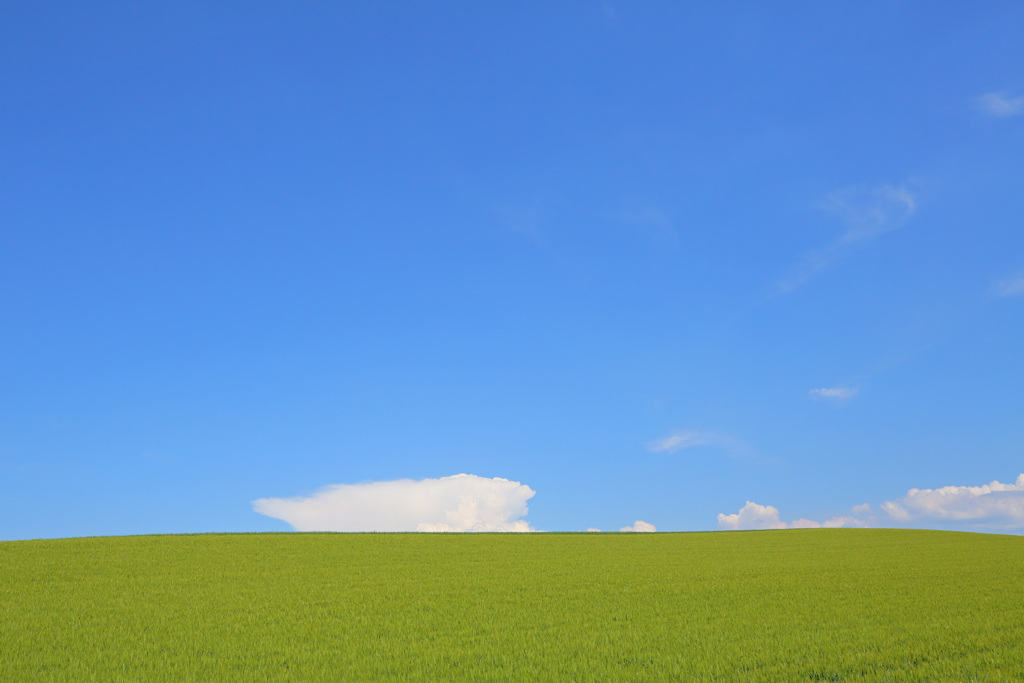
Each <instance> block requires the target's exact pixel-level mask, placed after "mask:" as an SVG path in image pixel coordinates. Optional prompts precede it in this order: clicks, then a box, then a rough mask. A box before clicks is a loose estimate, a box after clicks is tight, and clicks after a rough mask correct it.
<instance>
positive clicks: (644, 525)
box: [619, 519, 657, 533]
mask: <svg viewBox="0 0 1024 683" xmlns="http://www.w3.org/2000/svg"><path fill="white" fill-rule="evenodd" d="M619 531H627V532H629V531H640V532H644V533H651V532H654V531H657V529H656V528H654V525H653V524H650V523H648V522H645V521H643V520H642V519H638V520H636V521H635V522H633V525H632V526H624V527H622V528H621V529H619Z"/></svg>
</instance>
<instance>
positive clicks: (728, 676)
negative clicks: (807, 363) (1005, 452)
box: [0, 529, 1024, 681]
mask: <svg viewBox="0 0 1024 683" xmlns="http://www.w3.org/2000/svg"><path fill="white" fill-rule="evenodd" d="M1021 643H1024V538H1022V537H1018V536H995V535H982V534H964V533H952V532H938V531H905V530H861V529H820V530H819V529H815V530H792V531H759V532H732V533H685V534H523V535H518V534H517V535H511V534H441V535H432V534H241V535H217V534H214V535H196V536H138V537H118V538H83V539H66V540H50V541H16V542H5V543H0V644H2V645H0V680H3V681H34V680H42V681H46V680H61V681H90V680H96V681H115V680H139V681H141V680H146V681H159V680H204V681H206V680H238V681H251V680H295V681H308V680H356V681H358V680H372V679H404V680H424V681H426V680H459V681H462V680H522V681H527V680H558V681H563V680H714V679H717V680H730V681H731V680H780V681H789V680H812V681H820V680H825V681H852V680H878V681H938V680H980V681H981V680H983V681H996V680H1007V681H1009V680H1021V679H1022V676H1024V648H1022V647H1021V645H1020V644H1021Z"/></svg>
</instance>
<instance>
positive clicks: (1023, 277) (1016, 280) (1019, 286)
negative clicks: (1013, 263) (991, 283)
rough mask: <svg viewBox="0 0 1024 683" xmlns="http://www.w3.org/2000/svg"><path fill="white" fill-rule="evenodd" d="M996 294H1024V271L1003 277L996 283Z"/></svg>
mask: <svg viewBox="0 0 1024 683" xmlns="http://www.w3.org/2000/svg"><path fill="white" fill-rule="evenodd" d="M995 291H996V296H1020V295H1022V294H1024V273H1017V274H1016V275H1011V276H1010V277H1006V278H1003V279H1002V280H1000V281H999V282H997V283H996V287H995Z"/></svg>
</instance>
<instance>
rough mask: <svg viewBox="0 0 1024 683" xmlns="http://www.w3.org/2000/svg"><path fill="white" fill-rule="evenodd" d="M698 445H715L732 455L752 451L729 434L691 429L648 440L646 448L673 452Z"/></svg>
mask: <svg viewBox="0 0 1024 683" xmlns="http://www.w3.org/2000/svg"><path fill="white" fill-rule="evenodd" d="M698 446H717V447H718V448H722V449H724V450H725V451H727V452H728V453H730V454H732V455H741V454H749V453H750V452H751V451H752V449H751V447H750V445H749V444H747V443H745V442H744V441H742V440H740V439H738V438H736V437H734V436H731V435H729V434H722V433H721V432H712V431H698V430H693V429H687V430H683V431H679V432H675V433H673V434H671V435H670V436H666V437H664V438H662V439H655V440H654V441H649V442H648V443H647V450H649V451H650V452H652V453H675V452H677V451H681V450H683V449H686V448H696V447H698Z"/></svg>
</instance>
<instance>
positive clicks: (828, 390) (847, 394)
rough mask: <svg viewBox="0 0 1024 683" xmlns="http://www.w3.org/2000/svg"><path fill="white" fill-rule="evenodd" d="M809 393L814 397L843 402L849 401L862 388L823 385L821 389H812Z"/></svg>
mask: <svg viewBox="0 0 1024 683" xmlns="http://www.w3.org/2000/svg"><path fill="white" fill-rule="evenodd" d="M808 393H809V394H810V395H811V397H812V398H817V399H823V400H826V401H837V402H842V401H849V400H850V399H851V398H853V397H854V396H856V395H857V394H859V393H860V389H858V388H857V387H823V388H821V389H811V390H810V391H809V392H808Z"/></svg>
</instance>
